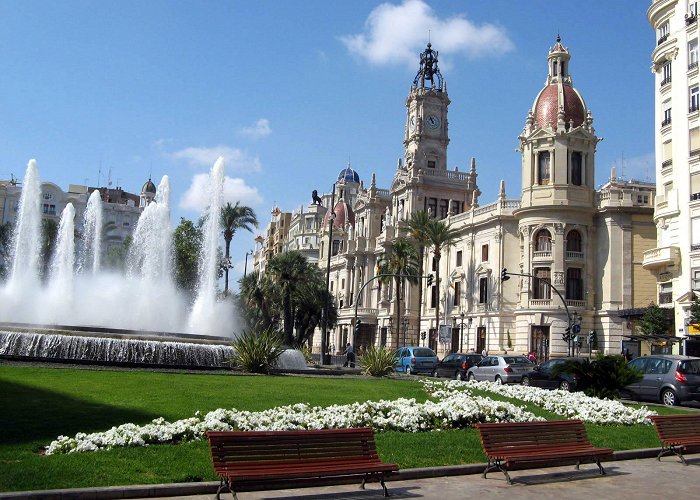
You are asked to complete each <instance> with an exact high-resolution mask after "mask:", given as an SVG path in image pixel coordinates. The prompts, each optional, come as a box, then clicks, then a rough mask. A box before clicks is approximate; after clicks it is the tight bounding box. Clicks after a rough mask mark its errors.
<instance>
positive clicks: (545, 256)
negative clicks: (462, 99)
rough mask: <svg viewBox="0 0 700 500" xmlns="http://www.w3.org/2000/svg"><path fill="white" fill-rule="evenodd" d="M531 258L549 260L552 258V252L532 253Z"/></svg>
mask: <svg viewBox="0 0 700 500" xmlns="http://www.w3.org/2000/svg"><path fill="white" fill-rule="evenodd" d="M532 257H533V258H534V259H551V258H552V251H551V250H548V251H542V252H534V253H533V254H532Z"/></svg>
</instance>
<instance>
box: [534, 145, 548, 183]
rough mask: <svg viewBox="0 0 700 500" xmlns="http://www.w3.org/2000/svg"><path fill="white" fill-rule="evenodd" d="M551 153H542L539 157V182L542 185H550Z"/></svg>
mask: <svg viewBox="0 0 700 500" xmlns="http://www.w3.org/2000/svg"><path fill="white" fill-rule="evenodd" d="M549 176H550V173H549V151H542V152H540V154H539V155H538V156H537V181H538V183H539V184H540V185H543V184H549Z"/></svg>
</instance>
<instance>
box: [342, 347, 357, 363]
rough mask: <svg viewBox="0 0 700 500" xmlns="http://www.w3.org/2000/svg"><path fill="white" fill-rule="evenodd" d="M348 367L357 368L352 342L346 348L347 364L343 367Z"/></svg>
mask: <svg viewBox="0 0 700 500" xmlns="http://www.w3.org/2000/svg"><path fill="white" fill-rule="evenodd" d="M348 365H350V368H355V350H354V349H353V348H352V344H351V343H350V342H348V345H346V346H345V364H343V366H348Z"/></svg>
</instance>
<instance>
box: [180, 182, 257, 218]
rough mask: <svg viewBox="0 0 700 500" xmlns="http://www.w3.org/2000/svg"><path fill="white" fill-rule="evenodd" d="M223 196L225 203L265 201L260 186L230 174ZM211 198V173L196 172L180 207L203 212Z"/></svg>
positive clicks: (255, 204) (225, 183)
mask: <svg viewBox="0 0 700 500" xmlns="http://www.w3.org/2000/svg"><path fill="white" fill-rule="evenodd" d="M223 197H224V203H226V202H230V203H232V204H235V203H236V202H237V201H240V202H241V204H242V205H247V206H257V205H260V204H261V203H262V201H263V198H262V196H260V193H259V192H258V188H256V187H253V186H249V185H247V184H246V183H245V181H244V180H243V179H240V178H234V177H228V176H227V177H226V178H225V179H224V196H223ZM210 199H211V194H210V189H209V174H196V175H195V176H194V177H192V182H191V183H190V187H188V188H187V191H185V193H184V194H183V195H182V198H181V199H180V208H182V209H183V210H192V211H195V212H199V213H201V212H203V211H204V209H205V208H206V207H207V206H208V205H209V200H210Z"/></svg>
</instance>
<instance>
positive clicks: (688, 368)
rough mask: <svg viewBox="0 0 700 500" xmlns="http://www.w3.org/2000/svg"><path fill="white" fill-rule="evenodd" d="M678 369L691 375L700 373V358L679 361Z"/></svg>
mask: <svg viewBox="0 0 700 500" xmlns="http://www.w3.org/2000/svg"><path fill="white" fill-rule="evenodd" d="M678 371H679V372H681V373H687V374H689V375H700V359H691V360H688V361H681V362H680V363H678Z"/></svg>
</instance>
